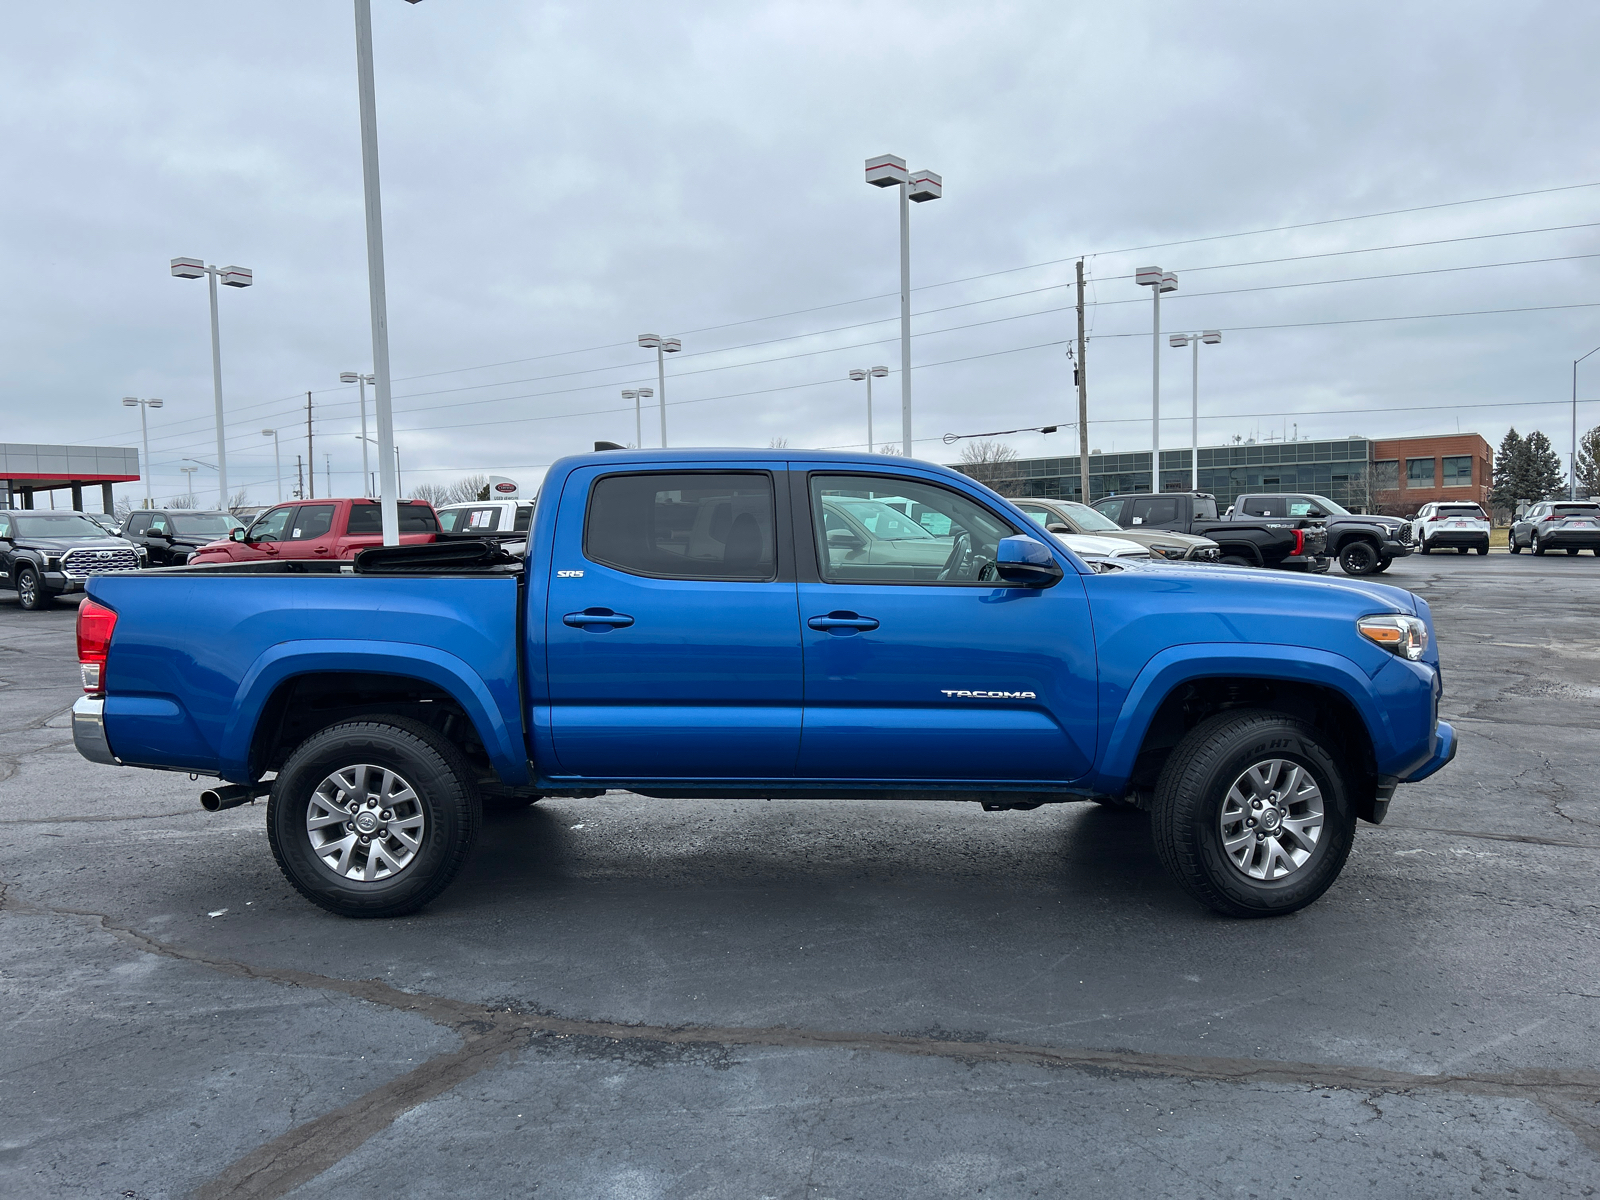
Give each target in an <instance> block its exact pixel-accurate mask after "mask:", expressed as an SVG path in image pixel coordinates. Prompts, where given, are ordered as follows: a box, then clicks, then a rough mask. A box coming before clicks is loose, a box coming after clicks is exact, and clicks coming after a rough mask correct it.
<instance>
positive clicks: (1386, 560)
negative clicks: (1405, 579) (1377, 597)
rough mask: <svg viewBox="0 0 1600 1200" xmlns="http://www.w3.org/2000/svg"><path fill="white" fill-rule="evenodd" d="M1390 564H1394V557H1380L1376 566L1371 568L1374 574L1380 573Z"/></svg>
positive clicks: (1390, 565)
mask: <svg viewBox="0 0 1600 1200" xmlns="http://www.w3.org/2000/svg"><path fill="white" fill-rule="evenodd" d="M1392 566H1394V559H1392V558H1380V559H1379V560H1378V565H1377V567H1376V568H1374V569H1373V572H1372V573H1373V574H1374V575H1382V574H1383V573H1384V572H1385V571H1387V570H1388V569H1389V568H1390V567H1392Z"/></svg>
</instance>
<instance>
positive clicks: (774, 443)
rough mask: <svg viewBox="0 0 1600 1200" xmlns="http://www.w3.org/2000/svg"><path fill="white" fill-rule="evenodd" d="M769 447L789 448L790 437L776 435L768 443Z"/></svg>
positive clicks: (772, 448)
mask: <svg viewBox="0 0 1600 1200" xmlns="http://www.w3.org/2000/svg"><path fill="white" fill-rule="evenodd" d="M767 447H768V449H771V450H787V449H788V448H789V439H788V438H786V437H775V438H773V439H772V440H771V441H770V442H768V443H767Z"/></svg>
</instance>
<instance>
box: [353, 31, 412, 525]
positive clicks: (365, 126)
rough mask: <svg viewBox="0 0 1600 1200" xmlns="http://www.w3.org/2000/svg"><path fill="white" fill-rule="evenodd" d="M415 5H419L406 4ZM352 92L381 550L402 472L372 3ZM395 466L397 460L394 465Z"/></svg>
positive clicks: (394, 517) (360, 34)
mask: <svg viewBox="0 0 1600 1200" xmlns="http://www.w3.org/2000/svg"><path fill="white" fill-rule="evenodd" d="M410 3H412V4H415V3H417V0H410ZM355 8H356V91H357V92H358V93H359V95H360V98H361V186H362V191H363V193H364V194H365V196H366V201H367V294H368V299H369V301H370V304H371V308H372V373H373V375H374V376H375V377H376V380H375V382H374V383H373V385H372V395H373V404H374V406H375V407H376V408H377V412H378V473H379V485H378V495H379V498H380V506H381V508H382V511H383V544H384V545H385V546H398V545H399V544H400V509H399V507H398V504H399V498H400V493H399V487H400V470H399V468H398V466H394V465H391V463H390V457H391V455H390V451H391V450H393V449H394V409H393V408H392V407H391V405H390V403H389V302H388V299H387V297H386V295H385V291H384V276H383V202H382V199H381V196H380V188H379V186H378V101H377V98H376V96H375V94H374V91H373V85H372V0H355ZM395 461H396V462H398V459H396V460H395Z"/></svg>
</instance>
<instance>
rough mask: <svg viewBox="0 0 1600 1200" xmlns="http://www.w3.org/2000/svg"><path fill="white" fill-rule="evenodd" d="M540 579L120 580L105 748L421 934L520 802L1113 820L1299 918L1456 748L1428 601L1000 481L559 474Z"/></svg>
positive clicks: (85, 643) (1191, 879)
mask: <svg viewBox="0 0 1600 1200" xmlns="http://www.w3.org/2000/svg"><path fill="white" fill-rule="evenodd" d="M541 495H542V497H543V502H542V503H541V504H540V505H539V507H538V510H537V513H536V516H535V518H534V525H533V529H532V531H531V533H530V536H529V540H528V543H527V552H526V554H525V556H523V557H522V558H513V557H512V556H510V555H508V554H507V553H506V552H505V551H504V550H503V549H501V548H500V547H498V546H496V545H494V544H492V543H488V542H470V541H469V542H446V543H440V544H437V545H431V546H419V547H396V548H392V549H383V550H369V551H365V552H363V554H362V555H361V556H360V557H359V558H358V559H357V560H356V562H355V563H354V564H350V563H344V564H340V563H332V562H271V563H238V564H216V565H211V566H195V567H175V568H167V569H162V570H155V571H140V572H137V573H129V574H127V575H122V576H115V575H106V576H99V577H96V578H95V579H94V580H93V581H92V582H91V583H90V584H89V588H88V598H87V599H86V600H85V601H84V603H83V606H82V609H81V610H80V613H79V618H78V652H79V658H80V660H81V663H82V670H83V684H84V691H85V693H86V694H85V696H84V697H83V698H82V699H80V700H79V701H78V702H77V704H76V705H75V706H74V709H73V736H74V740H75V742H76V744H77V746H78V749H79V750H80V752H81V753H82V754H84V755H85V756H86V757H87V758H90V759H92V760H94V761H96V762H102V763H115V764H119V765H122V766H137V767H147V768H154V769H157V770H167V771H187V772H191V773H198V774H201V775H206V776H213V777H216V778H217V779H218V780H219V781H220V782H219V783H218V784H217V785H216V786H214V787H213V788H211V789H210V790H209V791H207V792H206V793H205V794H204V795H203V796H202V802H203V803H204V804H205V806H206V807H207V808H210V809H213V810H214V809H217V808H223V807H229V806H232V805H236V804H242V803H245V802H248V801H250V800H253V799H254V798H255V797H257V796H260V795H268V796H269V800H268V803H267V827H268V832H269V839H270V842H271V846H272V851H273V853H274V855H275V856H276V858H277V861H278V864H279V866H280V867H281V868H282V870H283V872H284V874H285V876H287V878H288V880H289V882H290V883H291V884H293V886H294V887H295V888H297V889H298V890H299V891H300V892H301V893H302V894H303V895H304V896H305V897H307V898H308V899H309V900H311V901H313V902H314V903H316V904H319V905H321V906H323V907H324V908H327V909H329V910H331V911H333V912H336V913H341V914H344V915H348V916H353V917H362V916H387V915H394V914H398V913H404V912H409V911H411V910H414V909H416V908H417V907H419V906H421V905H423V904H425V903H427V902H428V901H429V900H431V899H432V898H433V897H435V896H437V895H438V894H439V893H440V892H441V891H442V890H443V889H444V888H445V887H446V886H447V885H448V884H449V882H450V881H451V879H452V878H453V877H454V876H455V874H456V872H457V871H458V870H459V869H460V867H461V865H462V863H463V862H464V861H465V859H466V856H467V855H468V853H469V852H470V850H471V847H472V844H473V840H474V838H475V836H476V834H477V831H478V826H479V823H480V814H481V812H482V806H483V805H485V804H491V805H494V804H498V805H515V804H527V803H531V802H532V801H534V800H537V799H539V798H541V797H544V796H599V795H601V794H603V793H604V792H605V791H606V790H607V789H611V788H621V789H626V790H629V791H632V792H635V793H639V794H642V795H646V796H652V797H663V798H673V797H702V798H716V797H741V796H743V797H748V796H760V797H770V798H786V797H797V798H799V797H809V798H846V797H851V798H861V797H885V798H890V797H892V798H898V799H926V800H961V801H968V802H977V803H981V804H982V805H983V806H984V807H985V808H986V809H1031V808H1036V807H1038V806H1039V805H1041V804H1051V803H1060V802H1065V801H1078V800H1098V801H1100V802H1102V803H1110V804H1121V805H1128V804H1132V805H1136V806H1138V807H1140V808H1143V809H1146V810H1148V812H1149V814H1150V818H1151V827H1152V831H1153V835H1154V840H1155V845H1156V848H1157V851H1158V853H1159V855H1160V857H1161V859H1162V861H1163V862H1164V863H1165V864H1166V866H1167V867H1168V868H1169V869H1170V870H1171V871H1172V873H1173V874H1174V876H1175V877H1176V878H1177V880H1178V881H1179V883H1181V884H1182V886H1183V887H1184V888H1185V889H1187V890H1188V891H1189V892H1190V893H1191V894H1192V895H1193V896H1194V897H1195V898H1196V899H1198V900H1199V901H1200V902H1201V903H1203V904H1206V905H1209V906H1210V907H1211V908H1213V909H1215V910H1217V911H1218V912H1221V913H1224V914H1228V915H1232V916H1240V917H1248V916H1267V915H1273V914H1279V913H1287V912H1291V911H1294V910H1295V909H1298V908H1301V907H1303V906H1304V905H1307V904H1309V903H1311V902H1312V901H1313V900H1315V899H1316V898H1317V897H1318V896H1320V895H1321V894H1322V893H1323V892H1324V891H1325V890H1326V889H1327V888H1328V887H1329V886H1330V885H1331V884H1332V883H1333V881H1334V880H1335V878H1337V876H1338V874H1339V871H1340V869H1341V868H1342V867H1343V865H1344V862H1345V858H1346V856H1347V855H1348V853H1349V851H1350V847H1351V843H1352V840H1353V838H1354V835H1355V828H1356V821H1357V819H1358V818H1361V819H1364V820H1367V821H1372V822H1377V821H1381V820H1382V819H1383V817H1384V814H1385V812H1386V810H1387V808H1388V806H1389V803H1390V800H1391V798H1392V796H1393V795H1394V792H1395V789H1396V787H1397V786H1398V785H1399V784H1400V783H1402V782H1407V781H1415V780H1419V779H1423V778H1426V777H1427V776H1428V775H1431V774H1432V773H1433V772H1435V771H1437V770H1438V769H1439V768H1440V767H1442V766H1443V765H1445V764H1446V763H1448V762H1449V761H1450V760H1451V758H1453V757H1454V755H1455V752H1456V737H1455V734H1454V732H1453V731H1452V729H1451V727H1450V726H1449V725H1448V724H1446V723H1444V722H1442V721H1440V720H1439V717H1438V704H1439V697H1440V694H1441V683H1440V671H1439V657H1438V649H1437V647H1436V645H1435V644H1434V639H1433V630H1432V623H1431V620H1430V615H1429V611H1428V606H1427V604H1426V603H1424V602H1423V601H1422V600H1421V599H1420V598H1418V597H1417V596H1415V595H1412V594H1411V593H1409V592H1405V591H1402V590H1400V589H1398V588H1394V587H1389V586H1385V585H1382V584H1376V583H1370V582H1365V581H1359V582H1358V581H1351V580H1332V579H1323V578H1308V577H1302V576H1297V575H1288V574H1278V573H1270V574H1269V573H1265V572H1259V571H1249V570H1245V569H1242V568H1237V567H1220V566H1203V565H1194V564H1187V563H1172V564H1166V563H1151V564H1144V563H1129V562H1127V561H1121V562H1118V561H1116V560H1106V561H1103V562H1095V563H1091V562H1087V561H1085V560H1083V559H1081V558H1079V557H1077V556H1075V555H1074V554H1073V553H1072V552H1071V551H1070V550H1068V549H1067V548H1066V547H1065V546H1064V545H1063V544H1061V543H1059V542H1057V541H1056V540H1055V539H1054V538H1053V537H1051V535H1049V534H1047V533H1045V532H1044V531H1043V530H1041V529H1040V528H1039V527H1038V526H1037V525H1035V524H1034V523H1033V522H1032V521H1031V520H1030V519H1029V518H1028V517H1027V516H1026V515H1024V514H1023V513H1022V511H1021V510H1020V509H1017V508H1016V507H1014V506H1013V505H1012V504H1010V503H1009V502H1008V501H1006V500H1004V499H1003V498H1001V497H1000V496H997V495H996V494H995V493H993V492H992V491H990V490H989V489H987V488H986V487H984V486H983V485H982V484H981V483H978V482H976V481H974V480H972V479H969V478H967V477H966V476H964V475H961V474H958V473H956V472H954V471H950V470H946V469H944V468H942V467H938V466H934V465H931V464H927V463H920V462H914V461H909V460H906V459H899V458H887V457H879V456H874V455H846V454H826V453H821V452H791V451H786V450H785V451H766V452H762V451H753V450H744V451H736V450H670V451H669V450H659V451H631V450H625V451H611V452H605V453H596V454H589V455H582V456H578V457H573V458H567V459H563V460H562V461H561V462H558V463H556V464H555V465H554V466H553V467H552V468H551V469H550V473H549V476H548V478H547V481H546V483H545V486H544V489H543V491H542V493H541Z"/></svg>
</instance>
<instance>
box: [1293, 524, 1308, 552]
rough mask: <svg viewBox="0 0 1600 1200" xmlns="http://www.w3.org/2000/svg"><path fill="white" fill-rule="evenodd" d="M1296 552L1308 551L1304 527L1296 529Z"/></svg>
mask: <svg viewBox="0 0 1600 1200" xmlns="http://www.w3.org/2000/svg"><path fill="white" fill-rule="evenodd" d="M1294 552H1295V553H1296V554H1304V553H1305V552H1306V531H1305V530H1304V529H1296V530H1295V531H1294Z"/></svg>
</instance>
